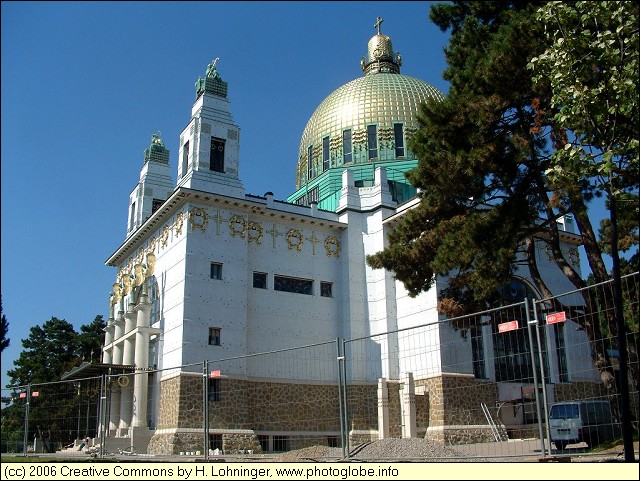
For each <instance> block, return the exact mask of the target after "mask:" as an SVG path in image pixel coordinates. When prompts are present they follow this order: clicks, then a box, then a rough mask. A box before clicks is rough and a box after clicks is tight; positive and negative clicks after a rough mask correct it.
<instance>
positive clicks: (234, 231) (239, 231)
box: [229, 215, 247, 239]
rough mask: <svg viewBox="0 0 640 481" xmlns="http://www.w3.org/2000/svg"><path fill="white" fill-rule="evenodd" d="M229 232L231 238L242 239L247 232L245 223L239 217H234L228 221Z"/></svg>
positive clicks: (243, 219)
mask: <svg viewBox="0 0 640 481" xmlns="http://www.w3.org/2000/svg"><path fill="white" fill-rule="evenodd" d="M229 232H231V236H232V237H236V236H239V237H240V238H242V239H244V235H245V234H246V232H247V221H246V220H245V218H244V217H242V216H241V215H234V216H233V217H231V219H229Z"/></svg>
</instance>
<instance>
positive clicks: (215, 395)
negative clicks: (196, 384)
mask: <svg viewBox="0 0 640 481" xmlns="http://www.w3.org/2000/svg"><path fill="white" fill-rule="evenodd" d="M219 401H220V378H219V377H210V378H209V402H219Z"/></svg>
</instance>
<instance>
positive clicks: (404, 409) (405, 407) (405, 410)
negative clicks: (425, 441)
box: [400, 372, 418, 438]
mask: <svg viewBox="0 0 640 481" xmlns="http://www.w3.org/2000/svg"><path fill="white" fill-rule="evenodd" d="M401 382H402V384H401V387H400V412H401V413H402V437H403V438H415V437H416V436H417V432H418V427H417V426H416V385H415V383H414V381H413V373H410V372H407V373H405V374H404V376H402V379H401Z"/></svg>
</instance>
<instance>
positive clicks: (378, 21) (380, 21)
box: [373, 17, 384, 35]
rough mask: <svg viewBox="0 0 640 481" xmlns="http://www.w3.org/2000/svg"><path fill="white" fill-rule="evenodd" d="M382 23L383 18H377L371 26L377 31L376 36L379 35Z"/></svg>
mask: <svg viewBox="0 0 640 481" xmlns="http://www.w3.org/2000/svg"><path fill="white" fill-rule="evenodd" d="M382 22H384V20H383V18H382V17H378V18H376V23H374V24H373V26H374V27H376V28H377V29H378V35H380V25H382Z"/></svg>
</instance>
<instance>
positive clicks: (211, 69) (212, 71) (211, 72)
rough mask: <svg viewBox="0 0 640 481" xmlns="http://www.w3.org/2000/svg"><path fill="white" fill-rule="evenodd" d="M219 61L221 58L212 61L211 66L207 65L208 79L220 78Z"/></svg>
mask: <svg viewBox="0 0 640 481" xmlns="http://www.w3.org/2000/svg"><path fill="white" fill-rule="evenodd" d="M218 60H220V58H219V57H216V58H215V60H212V61H211V63H210V64H209V65H207V77H209V78H218V77H220V74H219V73H218V70H217V69H216V64H217V63H218Z"/></svg>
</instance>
